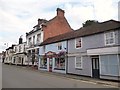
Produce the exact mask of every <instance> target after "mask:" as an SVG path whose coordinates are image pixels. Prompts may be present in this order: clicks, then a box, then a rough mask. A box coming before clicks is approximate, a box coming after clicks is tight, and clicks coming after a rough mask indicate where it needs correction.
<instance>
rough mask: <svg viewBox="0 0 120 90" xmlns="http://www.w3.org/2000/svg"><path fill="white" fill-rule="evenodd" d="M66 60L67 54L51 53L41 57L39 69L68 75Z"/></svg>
mask: <svg viewBox="0 0 120 90" xmlns="http://www.w3.org/2000/svg"><path fill="white" fill-rule="evenodd" d="M65 60H66V55H65V53H63V52H62V53H61V52H59V53H55V52H52V51H49V52H47V53H45V55H43V56H40V62H39V68H40V70H47V71H49V72H60V73H66V61H65Z"/></svg>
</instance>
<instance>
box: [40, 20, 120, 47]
mask: <svg viewBox="0 0 120 90" xmlns="http://www.w3.org/2000/svg"><path fill="white" fill-rule="evenodd" d="M118 28H120V22H119V21H115V20H109V21H105V22H102V23H98V24H93V25H90V26H87V27H82V28H80V29H78V30H75V31H71V32H68V33H65V34H61V35H58V36H55V37H52V38H48V39H46V40H45V41H44V42H43V43H41V44H40V46H42V45H47V44H50V43H55V42H59V41H63V40H68V39H72V38H76V37H83V36H87V35H92V34H97V33H102V32H105V31H109V30H114V29H118Z"/></svg>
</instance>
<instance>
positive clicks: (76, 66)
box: [75, 57, 83, 69]
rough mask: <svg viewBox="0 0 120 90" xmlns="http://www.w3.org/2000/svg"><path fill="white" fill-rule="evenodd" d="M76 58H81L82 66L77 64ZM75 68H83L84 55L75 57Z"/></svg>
mask: <svg viewBox="0 0 120 90" xmlns="http://www.w3.org/2000/svg"><path fill="white" fill-rule="evenodd" d="M76 58H81V67H77V65H76V60H77V59H76ZM75 68H76V69H82V68H83V59H82V57H75Z"/></svg>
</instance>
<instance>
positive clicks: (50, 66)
mask: <svg viewBox="0 0 120 90" xmlns="http://www.w3.org/2000/svg"><path fill="white" fill-rule="evenodd" d="M52 63H53V62H52V58H49V72H52Z"/></svg>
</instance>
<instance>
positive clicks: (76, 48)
mask: <svg viewBox="0 0 120 90" xmlns="http://www.w3.org/2000/svg"><path fill="white" fill-rule="evenodd" d="M77 39H81V47H79V48H76V40H77ZM80 48H82V38H75V49H80Z"/></svg>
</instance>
